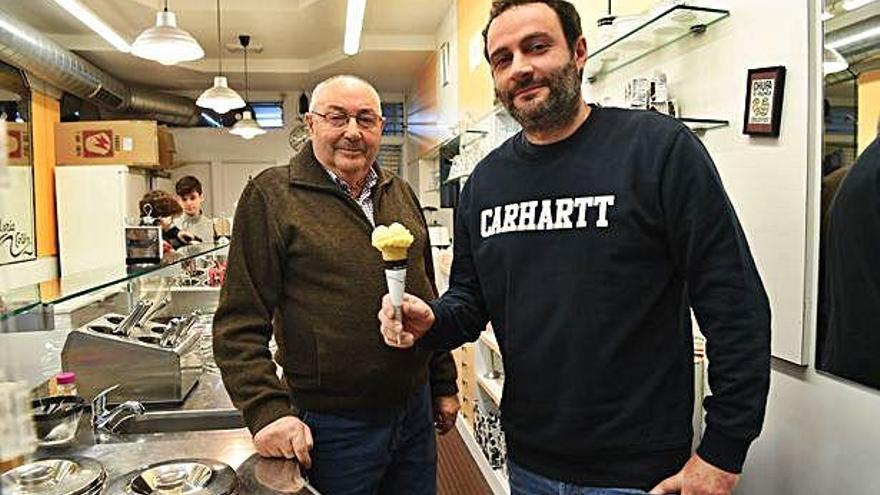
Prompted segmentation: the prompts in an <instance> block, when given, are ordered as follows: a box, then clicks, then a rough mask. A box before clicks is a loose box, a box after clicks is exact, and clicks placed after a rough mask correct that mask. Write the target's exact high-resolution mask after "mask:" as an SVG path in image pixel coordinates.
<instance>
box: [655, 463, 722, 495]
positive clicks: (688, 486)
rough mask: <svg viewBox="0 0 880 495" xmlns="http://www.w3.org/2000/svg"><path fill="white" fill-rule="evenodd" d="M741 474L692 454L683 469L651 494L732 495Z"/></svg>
mask: <svg viewBox="0 0 880 495" xmlns="http://www.w3.org/2000/svg"><path fill="white" fill-rule="evenodd" d="M738 481H739V475H737V474H734V473H728V472H727V471H724V470H721V469H718V468H717V467H715V466H713V465H711V464H709V463H708V462H706V461H704V460H703V459H701V458H700V456H698V455H697V454H694V455H693V456H691V458H690V460H688V462H687V464H685V465H684V467H683V468H682V470H681V471H679V472H678V473H676V474H674V475H672V476H670V477H668V478H666V479H665V480H663V481H662V482H660V484H659V485H657V486H655V487H654V489H653V490H651V491H650V492H648V493H650V494H651V495H665V494H669V493H680V494H681V495H730V493H731V492H732V491H733V487H735V486H736V483H737V482H738Z"/></svg>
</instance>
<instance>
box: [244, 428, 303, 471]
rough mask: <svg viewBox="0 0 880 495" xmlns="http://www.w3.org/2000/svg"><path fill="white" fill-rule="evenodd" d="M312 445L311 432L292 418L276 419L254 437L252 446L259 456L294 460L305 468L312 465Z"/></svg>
mask: <svg viewBox="0 0 880 495" xmlns="http://www.w3.org/2000/svg"><path fill="white" fill-rule="evenodd" d="M314 445H315V442H314V440H312V430H310V429H309V426H308V425H307V424H305V423H303V422H302V421H300V420H299V418H296V417H293V416H284V417H283V418H280V419H276V420H275V421H273V422H272V423H269V424H268V425H267V426H265V427H263V429H262V430H260V431H258V432H257V434H256V435H254V446H255V447H256V448H257V453H258V454H260V455H261V456H263V457H284V458H287V459H294V458H296V459H297V460H298V461H299V462H300V464H302V465H303V466H305V467H306V468H308V467H310V466H311V465H312V458H311V457H310V456H309V450H311V449H312V447H313V446H314Z"/></svg>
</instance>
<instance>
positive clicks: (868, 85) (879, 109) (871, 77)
mask: <svg viewBox="0 0 880 495" xmlns="http://www.w3.org/2000/svg"><path fill="white" fill-rule="evenodd" d="M858 133H859V137H858V148H859V151H858V152H859V154H861V152H862V151H864V150H865V148H867V147H868V145H870V144H871V143H872V142H873V141H874V140H875V139H877V136H878V134H880V70H875V71H871V72H867V73H865V74H862V75H860V76H859V130H858Z"/></svg>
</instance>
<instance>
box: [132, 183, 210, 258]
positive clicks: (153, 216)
mask: <svg viewBox="0 0 880 495" xmlns="http://www.w3.org/2000/svg"><path fill="white" fill-rule="evenodd" d="M138 209H139V210H140V212H141V214H142V215H143V216H142V223H143V224H144V225H160V226H161V227H162V239H164V242H165V243H167V245H166V246H165V250H166V251H167V250H170V249H177V248H179V247H181V246H185V245H187V244H190V243H191V242H193V241H195V240H200V239H199V238H198V237H196V236H195V235H193V234H191V233H190V232H187V231H185V230H181V229H180V228H179V227H178V226H177V225H175V224H174V219H175V218H176V217H178V216H180V215H181V214H182V213H183V208H182V207H181V206H180V203H179V202H178V201H177V199H175V198H174V196H172V195H170V194H168V193H167V192H165V191H162V190H160V189H157V190H154V191H150V192H148V193H147V194H145V195H144V197H143V198H141V200H140V202H139V203H138Z"/></svg>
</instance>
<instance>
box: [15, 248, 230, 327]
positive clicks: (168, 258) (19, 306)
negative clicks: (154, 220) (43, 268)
mask: <svg viewBox="0 0 880 495" xmlns="http://www.w3.org/2000/svg"><path fill="white" fill-rule="evenodd" d="M228 246H229V244H215V243H200V244H192V245H189V246H184V247H182V248H179V249H177V250H176V251H172V252H169V253H166V254H165V256H164V257H163V258H162V262H161V263H157V264H152V265H133V266H124V265H122V266H106V267H102V268H96V269H94V270H88V271H85V272H80V273H75V274H72V275H66V276H64V277H60V278H57V279H53V280H47V281H45V282H40V283H39V284H33V285H29V286H25V287H19V288H16V289H12V290H9V291H4V292H2V293H0V299H2V301H4V303H3V308H2V312H0V320H3V319H6V318H9V317H12V316H15V315H19V314H23V313H25V312H27V311H31V310H33V309H34V308H36V307H38V306H40V305H50V304H58V303H61V302H64V301H68V300H70V299H73V298H75V297H79V296H83V295H85V294H88V293H90V292H95V291H98V290H101V289H105V288H107V287H111V286H114V285H116V284H119V283H123V282H128V281H130V280H133V279H136V278H138V277H141V276H143V275H147V274H149V273H153V272H156V271H159V270H162V269H164V268H167V267H169V266H173V265H177V264H180V263H183V262H185V261H188V260H191V259H195V258H198V257H200V256H203V255H206V254H209V253H213V252H215V251H220V250H223V249H226V248H227V247H228ZM218 254H219V253H218Z"/></svg>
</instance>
